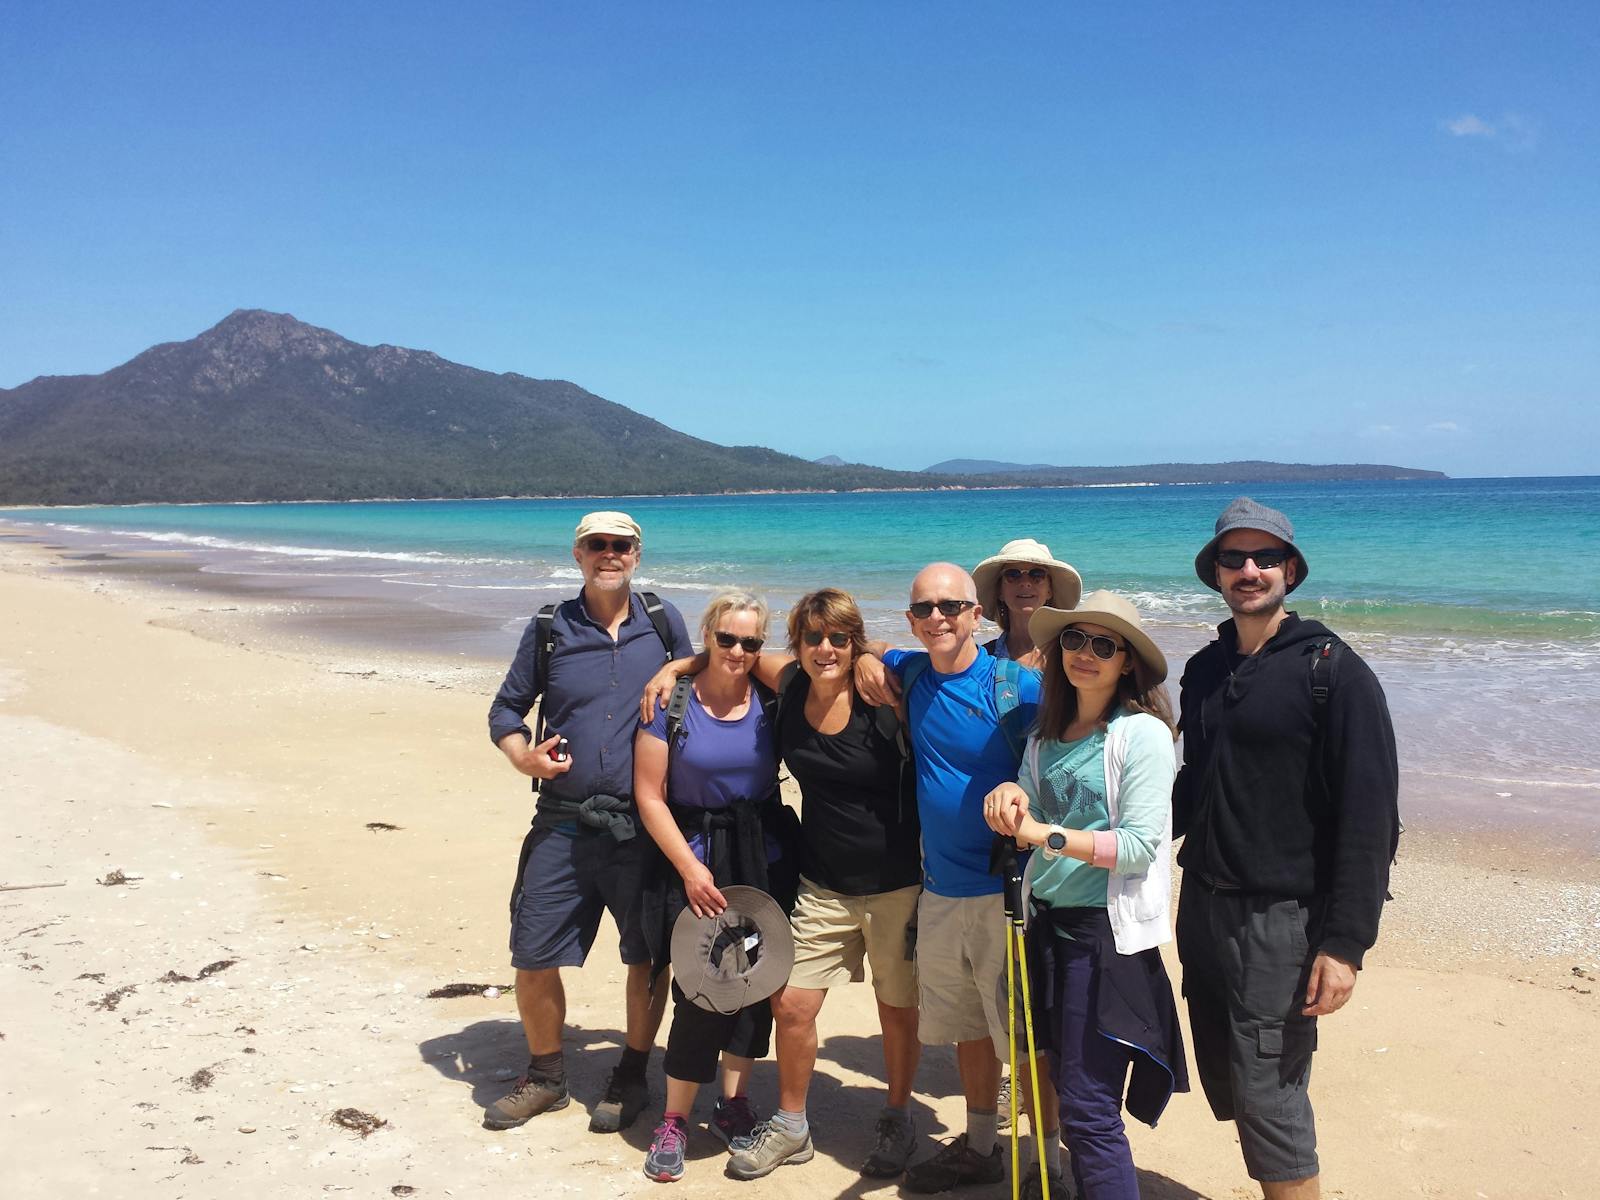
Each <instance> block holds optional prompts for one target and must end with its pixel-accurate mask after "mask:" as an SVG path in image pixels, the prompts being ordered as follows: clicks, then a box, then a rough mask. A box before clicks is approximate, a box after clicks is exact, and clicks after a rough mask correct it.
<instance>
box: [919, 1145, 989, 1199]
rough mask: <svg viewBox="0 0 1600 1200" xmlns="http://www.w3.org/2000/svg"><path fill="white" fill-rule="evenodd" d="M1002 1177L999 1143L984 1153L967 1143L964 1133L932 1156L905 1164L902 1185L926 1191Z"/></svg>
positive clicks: (985, 1181)
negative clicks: (912, 1163)
mask: <svg viewBox="0 0 1600 1200" xmlns="http://www.w3.org/2000/svg"><path fill="white" fill-rule="evenodd" d="M1005 1177H1006V1168H1005V1164H1004V1163H1002V1162H1001V1161H1000V1147H999V1145H998V1144H997V1145H996V1146H995V1148H994V1149H993V1150H992V1151H990V1152H989V1154H988V1156H987V1157H983V1156H980V1155H979V1154H977V1153H975V1152H974V1151H973V1150H971V1149H970V1148H969V1147H968V1146H967V1135H966V1134H964V1133H963V1134H962V1135H961V1136H960V1137H953V1138H951V1139H950V1140H949V1141H948V1142H946V1143H945V1144H944V1145H943V1146H941V1147H940V1148H939V1152H938V1153H937V1154H935V1155H934V1156H933V1157H932V1158H925V1159H923V1160H922V1161H921V1162H919V1163H917V1164H916V1165H914V1166H911V1167H907V1168H906V1179H905V1186H906V1191H908V1192H922V1193H925V1194H926V1193H932V1192H948V1191H949V1190H950V1189H951V1188H958V1187H966V1186H967V1185H968V1184H973V1183H999V1182H1000V1181H1001V1180H1002V1179H1004V1178H1005Z"/></svg>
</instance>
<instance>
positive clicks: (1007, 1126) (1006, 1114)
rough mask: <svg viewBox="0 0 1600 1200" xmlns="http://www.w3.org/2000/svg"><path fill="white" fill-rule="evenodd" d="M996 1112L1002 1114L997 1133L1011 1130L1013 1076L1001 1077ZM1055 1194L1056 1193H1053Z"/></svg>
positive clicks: (996, 1129) (996, 1099)
mask: <svg viewBox="0 0 1600 1200" xmlns="http://www.w3.org/2000/svg"><path fill="white" fill-rule="evenodd" d="M995 1104H996V1105H997V1107H996V1108H995V1112H996V1113H998V1114H999V1115H1000V1123H999V1124H998V1125H996V1126H995V1132H996V1133H1010V1132H1011V1076H1010V1075H1002V1076H1001V1077H1000V1094H999V1095H998V1096H996V1097H995ZM1052 1194H1054V1193H1052Z"/></svg>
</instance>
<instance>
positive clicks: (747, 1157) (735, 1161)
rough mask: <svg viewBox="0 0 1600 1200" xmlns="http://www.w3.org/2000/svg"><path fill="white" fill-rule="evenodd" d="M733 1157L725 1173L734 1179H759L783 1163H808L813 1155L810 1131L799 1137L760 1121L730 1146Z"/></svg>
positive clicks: (814, 1154)
mask: <svg viewBox="0 0 1600 1200" xmlns="http://www.w3.org/2000/svg"><path fill="white" fill-rule="evenodd" d="M729 1145H730V1147H731V1148H732V1149H733V1157H732V1158H730V1159H729V1160H728V1167H727V1170H728V1174H729V1175H732V1176H733V1177H734V1178H735V1179H760V1178H761V1177H762V1176H763V1175H770V1174H772V1173H773V1172H774V1171H776V1170H777V1169H778V1168H779V1167H781V1166H783V1164H784V1163H795V1164H799V1163H808V1162H810V1161H811V1160H812V1159H813V1158H815V1157H816V1151H815V1150H813V1149H812V1147H811V1130H809V1129H807V1130H806V1131H805V1132H804V1133H802V1134H801V1135H800V1136H799V1137H795V1136H794V1135H793V1134H792V1133H789V1132H788V1131H787V1130H784V1129H779V1128H778V1127H777V1126H775V1125H773V1124H772V1122H771V1121H762V1122H761V1123H760V1124H758V1125H757V1126H756V1127H755V1128H754V1129H753V1130H751V1132H750V1136H749V1137H742V1138H740V1139H739V1144H738V1145H737V1146H733V1145H732V1143H731V1142H730V1143H729Z"/></svg>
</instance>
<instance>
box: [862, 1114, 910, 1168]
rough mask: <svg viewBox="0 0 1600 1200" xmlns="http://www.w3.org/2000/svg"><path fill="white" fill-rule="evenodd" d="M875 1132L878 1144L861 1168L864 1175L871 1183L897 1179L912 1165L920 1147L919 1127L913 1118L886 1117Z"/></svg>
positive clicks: (891, 1115)
mask: <svg viewBox="0 0 1600 1200" xmlns="http://www.w3.org/2000/svg"><path fill="white" fill-rule="evenodd" d="M873 1132H874V1136H875V1137H876V1138H877V1142H876V1144H875V1145H874V1146H873V1147H872V1153H871V1154H869V1155H867V1161H866V1162H864V1163H862V1164H861V1173H862V1174H863V1175H865V1176H867V1177H869V1178H871V1179H894V1178H896V1177H897V1176H899V1175H900V1174H901V1172H903V1171H904V1170H905V1169H906V1163H908V1162H910V1161H911V1151H912V1150H913V1149H915V1147H916V1144H917V1143H916V1136H917V1127H916V1123H915V1122H914V1121H912V1119H911V1118H910V1117H909V1116H907V1117H903V1118H902V1117H897V1116H895V1115H894V1114H893V1113H884V1114H883V1115H882V1116H880V1117H879V1118H878V1125H877V1128H876V1129H875V1130H874V1131H873Z"/></svg>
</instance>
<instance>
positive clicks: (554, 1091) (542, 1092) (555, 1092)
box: [483, 1075, 572, 1129]
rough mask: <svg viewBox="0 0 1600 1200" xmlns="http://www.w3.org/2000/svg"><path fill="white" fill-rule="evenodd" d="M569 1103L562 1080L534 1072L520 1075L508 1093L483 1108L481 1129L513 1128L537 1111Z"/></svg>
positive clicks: (562, 1106) (546, 1110) (535, 1115)
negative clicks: (537, 1074)
mask: <svg viewBox="0 0 1600 1200" xmlns="http://www.w3.org/2000/svg"><path fill="white" fill-rule="evenodd" d="M570 1103H572V1097H571V1096H569V1095H567V1085H566V1084H565V1083H560V1084H553V1083H550V1082H549V1081H547V1080H544V1079H540V1078H539V1077H538V1076H536V1075H524V1076H523V1077H522V1078H521V1079H519V1080H517V1086H516V1087H515V1088H513V1089H512V1090H511V1092H510V1094H509V1095H505V1096H501V1097H500V1099H498V1100H496V1101H495V1102H494V1103H493V1104H491V1105H490V1106H489V1107H488V1108H486V1109H484V1110H483V1127H484V1128H485V1129H515V1128H516V1127H517V1126H518V1125H521V1124H522V1123H523V1122H524V1121H528V1120H530V1119H532V1118H533V1117H537V1116H538V1115H539V1114H540V1113H546V1112H555V1111H557V1110H558V1109H563V1108H565V1107H566V1106H567V1105H568V1104H570Z"/></svg>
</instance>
